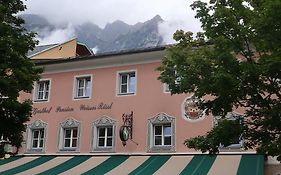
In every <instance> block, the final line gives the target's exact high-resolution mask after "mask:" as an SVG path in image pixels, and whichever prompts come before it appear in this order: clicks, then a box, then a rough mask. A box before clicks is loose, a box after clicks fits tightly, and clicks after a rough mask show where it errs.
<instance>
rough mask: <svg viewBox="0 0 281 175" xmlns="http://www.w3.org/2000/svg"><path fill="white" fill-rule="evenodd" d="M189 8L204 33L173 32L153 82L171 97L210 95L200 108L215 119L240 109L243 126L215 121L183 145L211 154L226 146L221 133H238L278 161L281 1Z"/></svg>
mask: <svg viewBox="0 0 281 175" xmlns="http://www.w3.org/2000/svg"><path fill="white" fill-rule="evenodd" d="M191 7H192V9H193V10H196V13H197V15H196V18H198V19H199V20H200V21H201V24H202V28H203V29H204V32H203V33H199V34H197V37H196V38H193V37H192V33H190V32H184V31H182V30H179V31H177V32H176V33H175V34H174V39H175V40H176V41H178V43H177V44H176V45H174V46H171V47H170V48H168V49H167V50H168V51H167V55H166V57H165V58H164V59H163V62H162V65H161V66H160V67H159V70H160V72H161V74H160V77H159V79H160V80H161V81H162V82H165V83H167V84H168V85H169V86H170V88H171V89H172V90H171V92H172V93H173V94H175V93H188V92H189V93H194V94H195V96H197V97H199V98H204V97H207V96H209V97H211V98H208V99H209V100H205V101H203V102H202V103H201V104H200V108H202V109H208V110H207V111H208V112H210V113H212V114H213V115H215V116H216V115H219V116H225V115H226V114H227V112H230V111H232V110H233V109H235V108H244V109H245V110H246V111H245V114H244V120H243V121H244V122H243V127H239V126H238V125H235V124H233V125H230V124H228V123H225V122H221V123H220V125H219V126H220V127H214V128H213V129H212V130H211V131H210V132H208V133H207V134H206V135H205V136H199V137H195V138H188V140H186V142H185V144H186V145H187V146H188V147H190V148H195V149H197V150H202V151H209V152H210V153H217V152H218V151H219V147H218V145H219V143H225V145H228V144H227V143H228V141H227V135H229V136H232V135H233V134H236V135H239V134H241V133H242V132H243V138H244V142H245V144H244V147H245V148H246V149H247V148H255V149H256V150H257V151H258V152H259V153H264V154H267V155H271V156H278V159H279V160H281V102H280V98H281V90H280V88H281V20H280V19H281V13H280V11H281V1H280V0H211V1H210V3H208V4H207V3H204V2H200V1H195V2H194V3H193V4H192V5H191ZM175 80H176V81H175ZM205 99H206V98H205ZM236 131H240V132H236Z"/></svg>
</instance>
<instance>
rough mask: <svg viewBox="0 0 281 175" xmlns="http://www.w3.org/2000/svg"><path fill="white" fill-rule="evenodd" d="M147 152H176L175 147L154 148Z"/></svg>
mask: <svg viewBox="0 0 281 175" xmlns="http://www.w3.org/2000/svg"><path fill="white" fill-rule="evenodd" d="M147 152H152V153H153V152H165V153H166V152H175V146H153V147H150V148H149V150H148V151H147Z"/></svg>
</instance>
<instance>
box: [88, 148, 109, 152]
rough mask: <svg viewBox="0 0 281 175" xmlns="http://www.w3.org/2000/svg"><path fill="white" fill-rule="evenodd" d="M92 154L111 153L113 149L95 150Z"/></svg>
mask: <svg viewBox="0 0 281 175" xmlns="http://www.w3.org/2000/svg"><path fill="white" fill-rule="evenodd" d="M92 152H93V153H98V152H101V153H104V152H107V153H113V152H114V149H113V148H95V149H94V150H93V151H92Z"/></svg>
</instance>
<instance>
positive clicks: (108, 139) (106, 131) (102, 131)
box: [98, 126, 113, 148]
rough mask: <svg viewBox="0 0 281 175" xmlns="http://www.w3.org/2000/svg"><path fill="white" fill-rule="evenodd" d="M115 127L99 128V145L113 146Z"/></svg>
mask: <svg viewBox="0 0 281 175" xmlns="http://www.w3.org/2000/svg"><path fill="white" fill-rule="evenodd" d="M112 131H113V127H112V126H109V127H99V128H98V147H105V148H106V147H112V138H113V135H112V134H113V132H112Z"/></svg>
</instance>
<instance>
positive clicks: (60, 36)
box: [37, 24, 75, 45]
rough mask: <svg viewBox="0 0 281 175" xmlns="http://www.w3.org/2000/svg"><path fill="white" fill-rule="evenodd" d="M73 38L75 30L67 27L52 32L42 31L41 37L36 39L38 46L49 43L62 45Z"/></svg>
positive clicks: (69, 26)
mask: <svg viewBox="0 0 281 175" xmlns="http://www.w3.org/2000/svg"><path fill="white" fill-rule="evenodd" d="M74 37H75V30H74V28H73V26H72V25H70V24H69V25H68V26H67V27H66V28H62V29H57V30H53V31H49V30H44V31H43V32H42V33H41V36H40V37H38V38H37V39H38V40H39V44H40V45H45V44H51V43H63V42H65V41H67V40H70V39H72V38H74Z"/></svg>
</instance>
